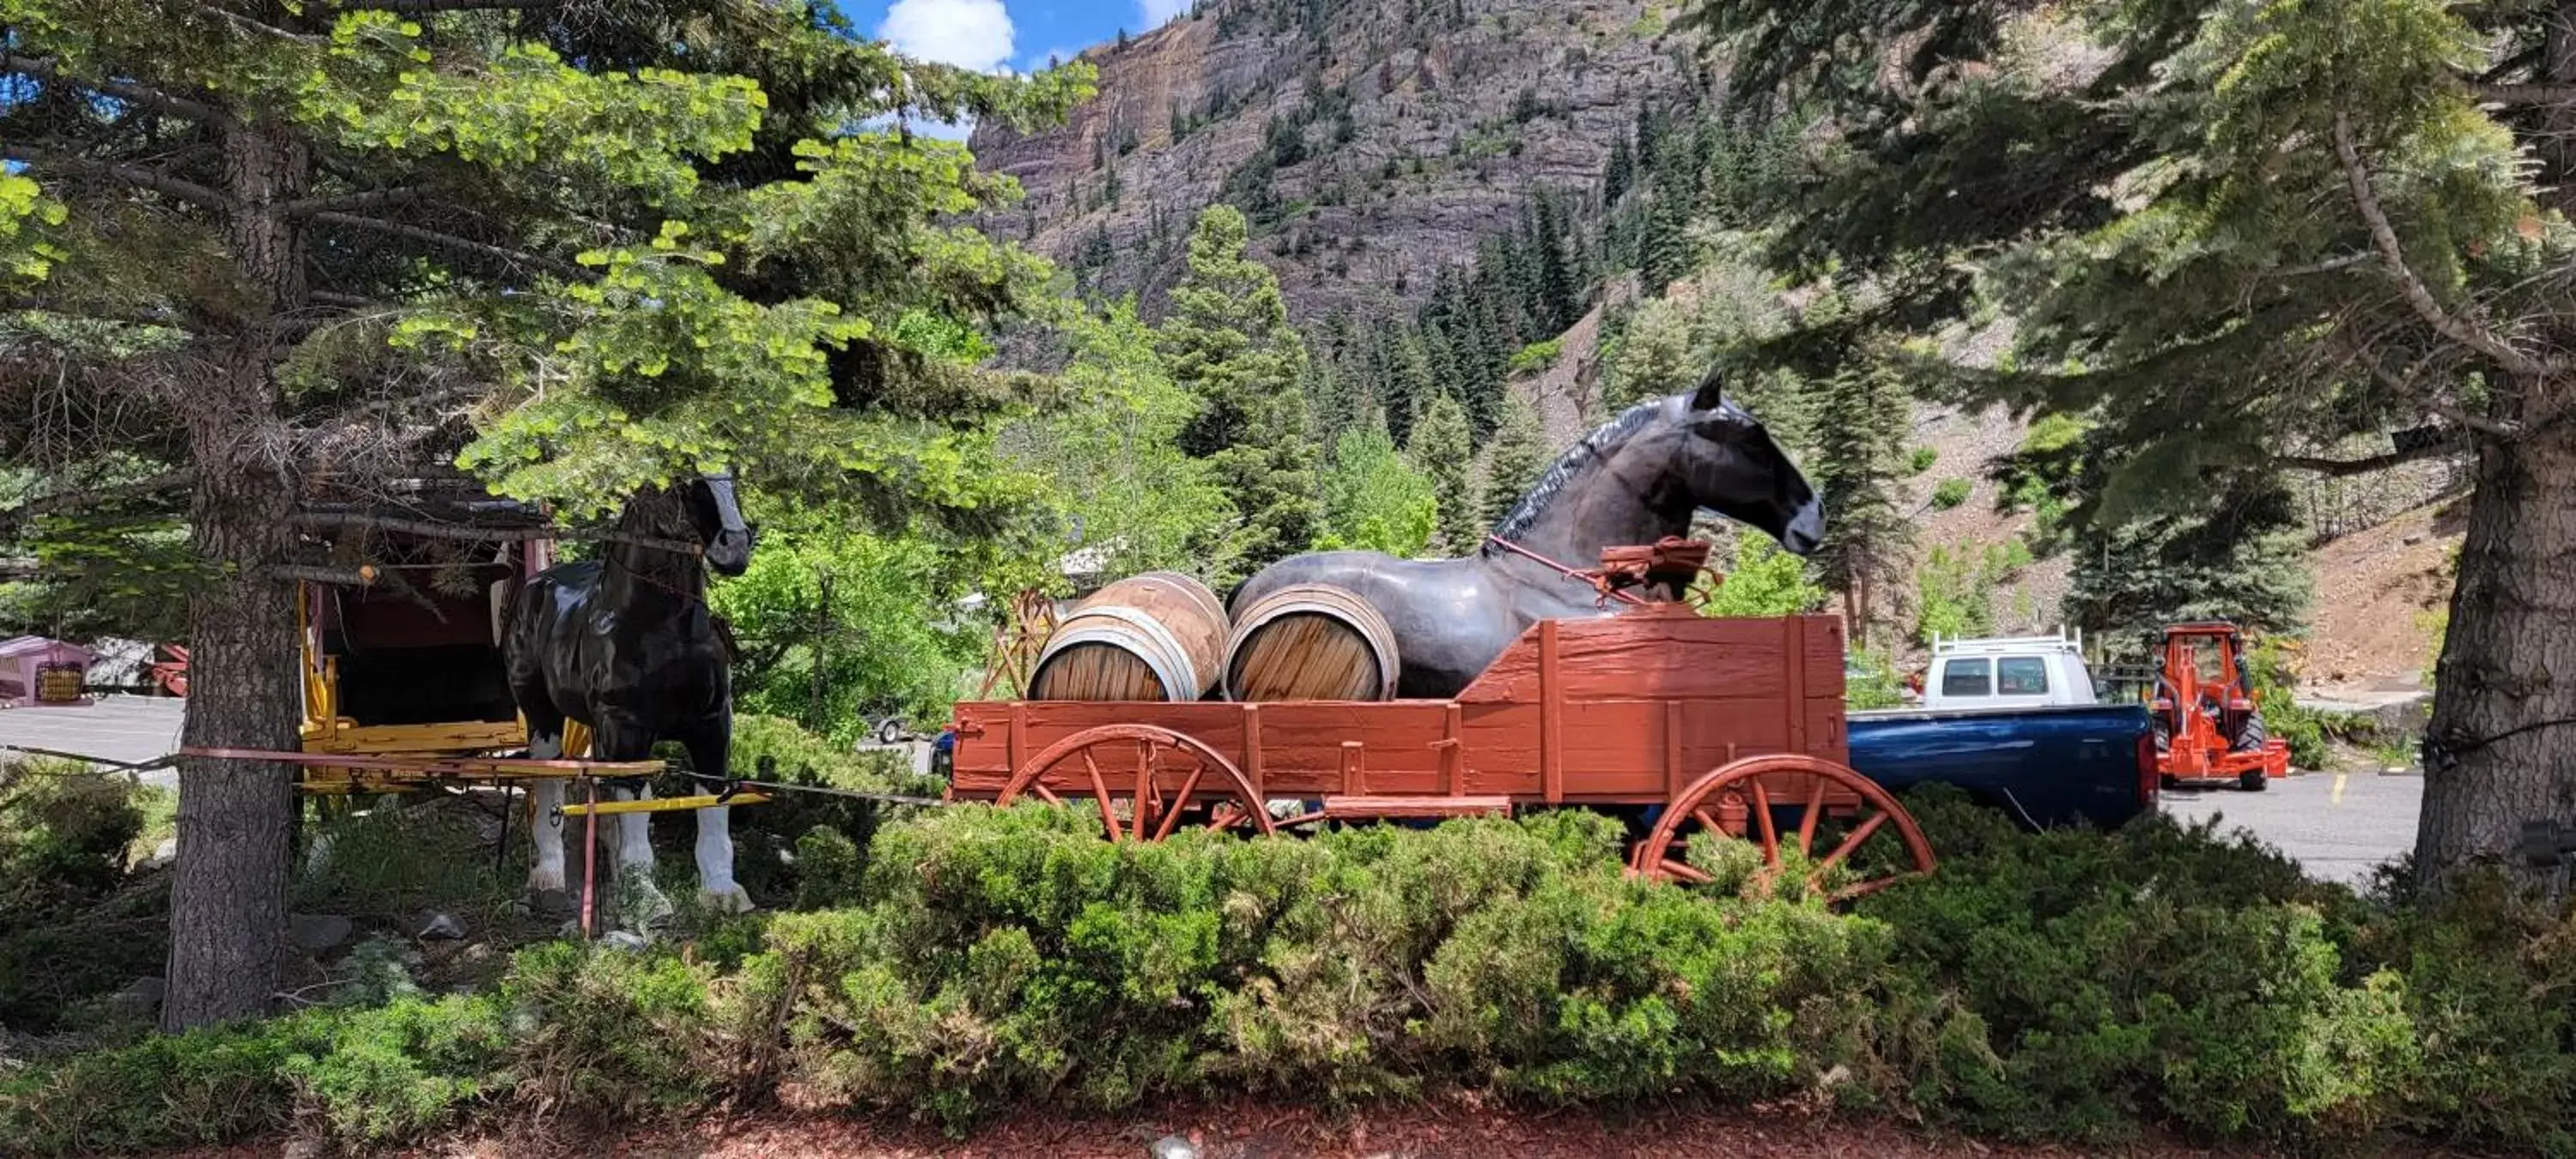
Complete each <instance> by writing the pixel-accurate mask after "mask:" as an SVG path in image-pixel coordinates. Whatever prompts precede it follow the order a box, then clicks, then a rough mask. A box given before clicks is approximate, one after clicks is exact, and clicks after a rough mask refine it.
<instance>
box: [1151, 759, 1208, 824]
mask: <svg viewBox="0 0 2576 1159" xmlns="http://www.w3.org/2000/svg"><path fill="white" fill-rule="evenodd" d="M1206 775H1207V766H1206V765H1203V764H1193V765H1191V766H1190V775H1189V776H1187V777H1185V778H1183V779H1182V780H1181V791H1180V792H1178V793H1175V794H1173V795H1172V806H1171V808H1168V809H1165V810H1163V823H1162V824H1161V825H1159V826H1156V827H1155V829H1154V840H1156V841H1160V840H1162V839H1164V838H1166V837H1169V836H1171V835H1172V828H1173V827H1174V826H1176V825H1179V824H1180V823H1181V811H1182V810H1184V809H1187V808H1189V807H1190V794H1192V793H1195V792H1197V791H1198V787H1199V778H1201V777H1204V776H1206ZM1210 811H1211V812H1213V811H1214V810H1210Z"/></svg>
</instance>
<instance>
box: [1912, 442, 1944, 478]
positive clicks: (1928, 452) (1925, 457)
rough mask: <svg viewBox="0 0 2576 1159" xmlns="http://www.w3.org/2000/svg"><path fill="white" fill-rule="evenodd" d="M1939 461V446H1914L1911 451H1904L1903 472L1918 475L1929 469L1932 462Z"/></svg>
mask: <svg viewBox="0 0 2576 1159" xmlns="http://www.w3.org/2000/svg"><path fill="white" fill-rule="evenodd" d="M1940 461H1941V450H1940V448H1938V447H1916V448H1914V449H1913V450H1912V451H1909V452H1907V453H1906V456H1905V473H1906V474H1908V475H1920V474H1922V473H1923V472H1925V471H1929V470H1931V469H1932V464H1934V463H1938V462H1940Z"/></svg>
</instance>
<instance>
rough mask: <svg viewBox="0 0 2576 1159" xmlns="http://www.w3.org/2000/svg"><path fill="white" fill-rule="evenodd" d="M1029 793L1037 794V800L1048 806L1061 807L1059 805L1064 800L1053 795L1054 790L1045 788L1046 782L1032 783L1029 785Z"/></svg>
mask: <svg viewBox="0 0 2576 1159" xmlns="http://www.w3.org/2000/svg"><path fill="white" fill-rule="evenodd" d="M1029 791H1030V792H1032V793H1035V794H1037V795H1038V800H1041V801H1044V802H1046V803H1047V804H1050V805H1061V804H1064V798H1062V797H1059V796H1056V795H1055V790H1053V789H1050V788H1048V787H1046V782H1044V781H1036V782H1032V783H1031V784H1030V785H1029Z"/></svg>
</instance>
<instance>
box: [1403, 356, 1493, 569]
mask: <svg viewBox="0 0 2576 1159" xmlns="http://www.w3.org/2000/svg"><path fill="white" fill-rule="evenodd" d="M1406 453H1408V454H1409V455H1411V456H1412V458H1413V465H1414V466H1415V467H1416V468H1417V469H1419V470H1420V471H1421V472H1422V473H1423V474H1425V475H1427V476H1429V477H1430V479H1431V493H1432V496H1433V498H1434V499H1435V500H1436V501H1437V503H1438V506H1439V519H1438V526H1439V532H1440V535H1439V542H1440V546H1441V548H1442V549H1443V550H1445V551H1447V552H1448V553H1449V554H1451V555H1465V554H1467V553H1468V552H1470V551H1473V550H1474V549H1475V547H1476V545H1477V543H1478V542H1479V541H1480V540H1481V539H1482V538H1483V535H1484V532H1483V528H1482V524H1481V522H1480V520H1481V519H1482V516H1483V513H1482V512H1480V511H1478V510H1477V509H1476V497H1475V494H1474V491H1473V487H1472V481H1473V477H1474V472H1473V470H1472V468H1473V467H1474V465H1475V463H1474V454H1473V452H1472V450H1471V444H1470V443H1469V437H1468V434H1467V409H1466V408H1465V407H1462V406H1460V405H1458V400H1457V398H1456V397H1455V396H1453V395H1451V394H1450V393H1449V392H1448V391H1445V390H1444V391H1440V392H1438V393H1437V394H1434V395H1432V396H1431V405H1430V406H1429V407H1427V408H1425V409H1424V410H1423V412H1422V421H1421V422H1419V423H1416V424H1414V428H1413V441H1412V443H1411V444H1410V445H1409V446H1407V447H1406Z"/></svg>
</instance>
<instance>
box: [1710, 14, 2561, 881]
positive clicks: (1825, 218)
mask: <svg viewBox="0 0 2576 1159" xmlns="http://www.w3.org/2000/svg"><path fill="white" fill-rule="evenodd" d="M1689 16H1690V19H1691V20H1692V21H1693V22H1695V23H1698V24H1700V25H1702V26H1703V27H1704V28H1705V29H1706V30H1707V31H1708V32H1709V34H1710V35H1708V36H1707V37H1705V38H1704V42H1705V43H1707V44H1708V45H1709V46H1710V48H1711V49H1712V50H1713V51H1721V52H1726V53H1728V54H1729V55H1730V56H1731V58H1732V59H1733V60H1734V61H1735V63H1736V66H1737V67H1736V68H1735V70H1734V71H1733V72H1732V73H1731V76H1730V83H1731V84H1732V85H1734V86H1735V87H1736V90H1737V91H1736V92H1735V93H1734V94H1733V96H1734V98H1735V99H1736V100H1737V101H1738V102H1739V103H1743V104H1749V105H1764V106H1771V107H1779V106H1780V105H1781V104H1782V103H1783V102H1790V101H1795V102H1813V103H1814V104H1815V105H1816V106H1817V107H1820V108H1822V109H1824V110H1825V111H1827V112H1828V113H1829V114H1830V116H1831V121H1830V124H1832V125H1833V126H1834V127H1835V129H1836V131H1837V132H1838V133H1839V135H1840V139H1839V140H1838V141H1836V142H1833V143H1832V144H1831V145H1829V146H1826V147H1822V148H1819V149H1817V150H1815V151H1814V153H1815V155H1816V156H1819V157H1821V158H1824V159H1825V160H1824V163H1823V164H1822V166H1821V167H1820V168H1819V170H1818V172H1817V173H1816V174H1815V175H1814V177H1813V178H1812V180H1809V181H1806V182H1804V183H1802V184H1801V186H1800V188H1798V189H1797V190H1796V196H1794V197H1792V198H1788V199H1784V201H1783V204H1784V205H1787V206H1790V207H1791V209H1790V211H1789V212H1788V213H1786V214H1784V215H1783V216H1782V218H1781V221H1780V224H1781V226H1782V227H1783V230H1782V239H1781V240H1782V245H1781V247H1780V255H1781V259H1782V264H1783V265H1787V266H1793V267H1795V268H1800V269H1813V268H1818V267H1820V266H1821V265H1823V264H1824V263H1825V262H1828V261H1830V262H1834V263H1839V264H1840V265H1841V266H1842V268H1844V269H1845V270H1847V271H1849V272H1851V273H1852V274H1854V275H1857V276H1862V277H1868V278H1875V279H1878V280H1879V281H1880V282H1881V283H1882V284H1885V285H1887V286H1889V287H1891V288H1892V289H1894V290H1895V291H1896V292H1895V293H1894V294H1892V295H1891V298H1890V300H1889V302H1888V305H1887V308H1886V309H1884V310H1882V311H1880V312H1878V315H1877V317H1875V318H1873V319H1870V320H1869V322H1870V323H1871V324H1875V325H1882V326H1889V327H1894V328H1898V329H1901V330H1903V331H1904V332H1906V333H1908V334H1911V335H1918V336H1924V337H1929V336H1931V335H1932V334H1934V333H1936V332H1938V331H1940V330H1942V329H1943V328H1945V327H1947V326H1950V325H1952V324H1955V323H1958V322H1963V321H1973V320H1974V319H1973V313H1974V312H1976V311H1982V310H1987V309H2000V310H2001V311H2003V312H2006V313H2008V314H2010V315H2012V316H2014V317H2015V318H2016V319H2017V322H2018V325H2017V326H2016V327H2015V330H2014V344H2015V347H2016V349H2014V350H2012V351H2010V352H2008V357H2006V358H2004V359H2002V360H2000V361H1999V362H1998V363H1997V364H1995V365H1991V366H1987V365H1973V366H1972V365H1965V364H1962V363H1961V362H1960V361H1958V360H1955V359H1947V358H1941V357H1938V356H1934V357H1933V358H1932V359H1931V361H1933V362H1935V363H1937V364H1939V365H1937V366H1936V367H1935V368H1934V370H1935V371H1937V372H1941V373H1944V374H1945V375H1946V377H1948V378H1949V379H1950V380H1951V381H1952V382H1954V383H1955V384H1957V385H1958V386H1959V387H1961V388H1962V393H1963V394H1965V395H1969V396H1972V397H1980V398H1984V399H1989V400H1994V401H2000V402H2005V403H2010V404H2014V405H2019V406H2026V407H2037V408H2045V409H2050V410H2055V411H2060V412H2065V413H2069V414H2075V415H2080V416H2082V417H2084V418H2086V419H2087V420H2089V421H2092V422H2094V423H2095V424H2096V434H2097V435H2098V436H2099V437H2100V439H2101V440H2102V444H2101V445H2102V446H2103V447H2104V448H2105V455H2104V466H2105V471H2104V474H2103V475H2102V477H2101V478H2100V479H2099V487H2098V489H2096V490H2093V491H2090V492H2088V494H2087V496H2086V498H2085V499H2084V501H2083V504H2082V507H2083V508H2085V510H2080V511H2077V512H2071V513H2070V517H2071V518H2074V519H2077V520H2078V521H2079V522H2080V523H2082V524H2083V525H2085V526H2087V527H2089V528H2092V529H2093V534H2095V535H2097V536H2104V537H2110V538H2116V537H2118V536H2120V535H2122V534H2124V533H2123V532H2122V530H2121V529H2123V528H2125V527H2127V526H2129V525H2130V524H2131V523H2133V522H2134V521H2136V520H2139V519H2162V518H2170V517H2173V516H2175V515H2176V514H2177V513H2192V514H2197V515H2201V516H2206V515H2207V514H2208V513H2209V512H2211V511H2213V510H2216V509H2217V507H2216V505H2217V504H2219V503H2221V502H2224V501H2226V500H2227V498H2228V497H2229V496H2231V495H2241V494H2247V493H2259V492H2261V491H2263V490H2264V489H2266V488H2267V487H2268V486H2269V485H2270V483H2269V482H2268V477H2269V476H2271V475H2272V474H2273V473H2275V472H2278V471H2281V470H2284V469H2293V470H2304V471H2317V472H2324V473H2327V474H2352V473H2366V472H2368V471H2371V470H2375V469H2377V468H2380V467H2384V466H2388V465H2393V464H2395V463H2398V462H2402V461H2405V460H2407V459H2413V458H2423V457H2427V456H2439V455H2458V454H2467V455H2471V456H2473V457H2474V459H2475V461H2476V470H2475V477H2476V483H2477V489H2476V494H2475V497H2474V498H2473V499H2472V500H2471V502H2470V504H2469V509H2468V512H2467V517H2466V528H2467V530H2466V534H2467V540H2466V545H2465V548H2464V550H2463V552H2462V557H2461V558H2462V562H2461V570H2460V575H2459V579H2458V583H2457V586H2456V589H2455V591H2454V594H2453V598H2452V607H2451V623H2450V630H2449V633H2448V635H2447V636H2446V638H2445V641H2444V645H2443V654H2442V659H2441V662H2440V668H2439V671H2440V676H2441V679H2440V684H2439V689H2440V691H2439V693H2438V695H2437V699H2436V703H2435V706H2434V712H2433V720H2432V723H2431V726H2430V732H2429V736H2428V740H2427V745H2426V757H2427V761H2426V765H2427V770H2426V776H2427V779H2426V791H2425V808H2424V816H2423V823H2422V825H2421V826H2420V827H2419V830H2418V833H2419V840H2418V845H2417V850H2416V852H2417V858H2416V867H2417V870H2418V872H2419V873H2420V874H2421V875H2423V879H2424V881H2425V883H2426V884H2437V883H2439V882H2440V881H2442V880H2443V879H2445V878H2446V877H2447V876H2448V875H2449V874H2450V872H2451V871H2452V870H2453V869H2455V868H2457V867H2460V866H2462V865H2464V864H2467V863H2469V862H2471V861H2474V860H2477V859H2481V858H2494V859H2498V860H2500V861H2503V862H2505V863H2515V862H2514V861H2513V858H2512V856H2511V855H2512V852H2513V850H2514V848H2515V845H2516V842H2517V840H2518V839H2519V832H2520V826H2521V823H2522V822H2523V821H2524V820H2527V819H2531V818H2534V817H2537V816H2540V815H2542V814H2545V813H2547V812H2548V811H2549V810H2550V808H2552V807H2551V806H2549V805H2547V803H2548V802H2553V801H2565V800H2567V799H2570V798H2571V797H2576V730H2569V729H2565V728H2559V727H2556V722H2559V721H2563V720H2567V719H2570V718H2576V684H2570V683H2569V682H2565V681H2558V682H2544V683H2543V684H2537V685H2536V684H2534V683H2533V682H2532V681H2531V679H2530V677H2529V674H2530V673H2533V672H2541V671H2549V670H2552V669H2553V668H2554V667H2555V666H2556V665H2557V663H2558V661H2557V659H2556V657H2557V656H2559V655H2560V654H2561V653H2562V652H2563V650H2564V645H2565V640H2564V634H2563V632H2561V631H2560V630H2559V627H2558V626H2559V625H2562V624H2563V623H2565V622H2566V621H2567V619H2568V610H2569V609H2570V608H2576V573H2571V572H2570V571H2569V570H2568V569H2567V568H2565V567H2563V566H2558V565H2557V564H2556V563H2554V562H2553V561H2556V560H2560V559H2563V558H2565V557H2566V556H2567V555H2569V554H2570V553H2576V511H2571V510H2570V504H2576V426H2571V425H2569V424H2566V423H2563V422H2559V421H2557V419H2558V417H2559V412H2560V411H2561V410H2563V409H2565V408H2566V407H2567V406H2569V405H2571V399H2576V321H2571V319H2570V316H2569V315H2568V314H2567V312H2566V311H2565V309H2564V302H2565V300H2566V295H2567V290H2568V287H2569V282H2570V280H2571V277H2576V261H2571V255H2576V231H2571V230H2570V229H2569V227H2568V225H2567V223H2566V218H2565V215H2566V209H2567V207H2568V205H2569V204H2570V203H2571V202H2576V135H2571V132H2570V130H2571V129H2576V104H2570V103H2569V102H2567V101H2566V100H2565V94H2566V91H2567V86H2568V85H2570V84H2576V53H2568V52H2565V51H2561V48H2563V45H2564V42H2565V40H2566V32H2565V29H2566V28H2567V27H2568V26H2569V25H2570V24H2571V22H2576V4H2569V3H2564V2H2541V3H2529V4H2508V5H2454V4H2447V3H2441V2H2438V0H2346V2H2343V3H2334V4H2229V3H2220V2H2218V0H2175V2H2171V3H2160V4H2151V5H2146V6H2140V5H2136V4H2126V3H2110V2H2107V0H2106V2H2086V3H2076V4H2068V5H2056V6H2050V7H2048V8H2046V9H2045V10H2035V9H2031V8H2029V7H2027V6H2021V5H2009V4H2000V3H1984V2H1980V3H1968V4H1941V5H1925V4H1916V3H1910V2H1906V0H1869V2H1864V3H1856V4H1846V5H1838V6H1834V7H1832V8H1813V7H1806V8H1790V7H1783V6H1779V5H1772V4H1757V3H1752V2H1751V0H1704V2H1702V3H1700V4H1697V5H1695V6H1694V8H1693V9H1692V11H1691V12H1690V14H1689ZM2077 56H2080V57H2081V58H2082V59H2084V60H2085V61H2086V64H2085V65H2084V67H2082V68H2075V69H2069V68H2065V67H2063V63H2064V61H2066V60H2068V59H2072V58H2074V57H2077ZM1970 255H1974V257H1973V260H1961V259H1965V258H1968V257H1969V256H1970ZM2400 435H2402V436H2405V437H2404V438H2402V439H2400V438H2398V437H2397V436H2400ZM2360 437H2369V438H2372V439H2381V438H2385V439H2388V440H2389V441H2388V442H2387V443H2385V444H2383V445H2384V446H2386V447H2387V448H2388V449H2387V450H2386V451H2384V452H2381V453H2378V454H2374V455H2363V456H2360V457H2358V458H2337V457H2332V456H2329V455H2326V454H2322V453H2320V452H2319V451H2318V450H2317V449H2318V448H2332V447H2337V446H2340V445H2343V444H2344V442H2345V440H2347V439H2353V438H2360ZM2079 549H2089V547H2087V546H2086V545H2081V544H2079ZM2538 884H2543V885H2546V886H2547V887H2549V888H2552V889H2563V888H2564V885H2563V879H2553V880H2552V881H2549V882H2541V883H2538Z"/></svg>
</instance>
